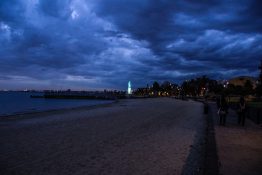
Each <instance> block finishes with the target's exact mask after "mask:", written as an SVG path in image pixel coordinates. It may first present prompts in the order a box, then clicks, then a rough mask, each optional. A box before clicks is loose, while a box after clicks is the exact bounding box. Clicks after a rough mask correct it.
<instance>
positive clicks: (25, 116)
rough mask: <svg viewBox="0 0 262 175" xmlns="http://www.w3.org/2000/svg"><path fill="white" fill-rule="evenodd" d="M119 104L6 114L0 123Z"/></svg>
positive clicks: (0, 117) (0, 116) (2, 116)
mask: <svg viewBox="0 0 262 175" xmlns="http://www.w3.org/2000/svg"><path fill="white" fill-rule="evenodd" d="M116 103H119V100H114V101H112V102H111V103H104V104H94V105H88V106H87V105H86V106H78V107H65V108H59V109H49V110H40V111H31V112H21V113H16V114H7V115H0V122H1V121H10V120H19V119H30V118H34V117H33V115H37V116H36V117H43V116H46V115H55V114H63V113H65V112H70V111H71V112H73V111H82V110H90V109H96V108H103V107H109V106H110V105H113V104H116Z"/></svg>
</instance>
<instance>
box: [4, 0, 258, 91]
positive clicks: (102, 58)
mask: <svg viewBox="0 0 262 175" xmlns="http://www.w3.org/2000/svg"><path fill="white" fill-rule="evenodd" d="M261 5H262V4H261V2H260V1H255V0H238V1H237V0H233V1H227V0H203V1H193V0H177V1H173V0H155V1H152V0H128V1H122V0H23V1H21V0H1V1H0V45H1V49H0V89H5V88H11V89H19V88H40V89H50V88H59V89H60V88H63V89H67V88H73V89H103V88H111V89H115V88H116V89H125V87H126V84H127V81H128V80H131V81H133V84H134V85H135V86H136V87H139V86H144V85H146V84H147V83H152V82H153V81H155V80H157V81H165V80H170V81H173V82H177V83H179V82H181V81H182V80H184V79H188V78H194V77H196V76H200V75H204V74H206V75H208V76H211V77H212V78H217V79H226V78H230V77H232V76H238V75H251V76H257V74H258V71H257V65H258V64H259V61H260V59H262V32H261V31H262V14H261V10H260V9H259V8H260V7H261Z"/></svg>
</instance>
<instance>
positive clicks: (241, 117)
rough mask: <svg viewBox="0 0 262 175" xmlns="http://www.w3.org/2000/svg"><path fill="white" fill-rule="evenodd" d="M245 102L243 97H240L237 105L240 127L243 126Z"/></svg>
mask: <svg viewBox="0 0 262 175" xmlns="http://www.w3.org/2000/svg"><path fill="white" fill-rule="evenodd" d="M245 113H246V102H245V99H244V97H243V96H242V97H240V99H239V104H238V124H241V125H242V126H244V125H245V119H246V114H245Z"/></svg>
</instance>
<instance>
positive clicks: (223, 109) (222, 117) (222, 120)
mask: <svg viewBox="0 0 262 175" xmlns="http://www.w3.org/2000/svg"><path fill="white" fill-rule="evenodd" d="M227 113H228V104H227V101H226V98H225V97H224V96H223V95H222V96H221V98H220V104H219V124H220V125H226V117H227Z"/></svg>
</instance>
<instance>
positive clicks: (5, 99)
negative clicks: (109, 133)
mask: <svg viewBox="0 0 262 175" xmlns="http://www.w3.org/2000/svg"><path fill="white" fill-rule="evenodd" d="M30 95H42V94H41V93H37V92H0V116H5V115H11V114H19V113H26V112H34V111H46V110H52V109H63V108H71V107H80V106H93V105H98V104H105V103H112V102H113V101H110V100H86V99H84V100H77V99H44V98H30Z"/></svg>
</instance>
